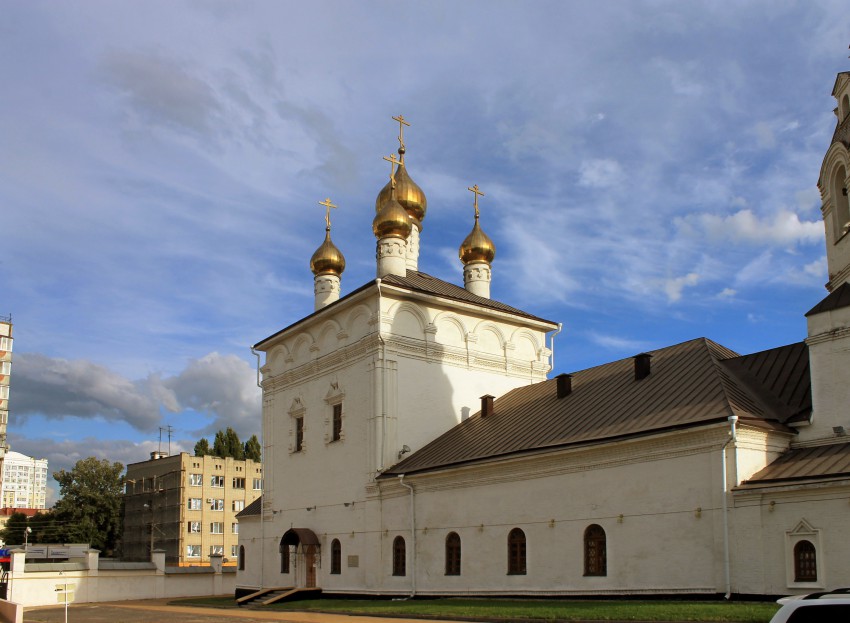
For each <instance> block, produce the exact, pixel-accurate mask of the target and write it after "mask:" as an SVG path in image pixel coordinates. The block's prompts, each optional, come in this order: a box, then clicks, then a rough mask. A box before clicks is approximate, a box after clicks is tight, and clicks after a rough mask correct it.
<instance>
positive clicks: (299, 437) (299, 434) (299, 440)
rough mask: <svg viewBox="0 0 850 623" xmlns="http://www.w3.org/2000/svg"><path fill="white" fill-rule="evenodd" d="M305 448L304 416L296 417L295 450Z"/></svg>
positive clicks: (298, 450)
mask: <svg viewBox="0 0 850 623" xmlns="http://www.w3.org/2000/svg"><path fill="white" fill-rule="evenodd" d="M303 449H304V417H303V416H302V417H297V418H295V452H301V450H303Z"/></svg>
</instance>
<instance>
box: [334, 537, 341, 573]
mask: <svg viewBox="0 0 850 623" xmlns="http://www.w3.org/2000/svg"><path fill="white" fill-rule="evenodd" d="M340 573H342V545H340V543H339V539H334V540H333V541H331V575H339V574H340Z"/></svg>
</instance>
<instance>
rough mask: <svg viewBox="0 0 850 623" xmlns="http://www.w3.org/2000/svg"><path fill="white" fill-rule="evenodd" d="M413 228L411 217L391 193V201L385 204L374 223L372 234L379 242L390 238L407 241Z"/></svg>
mask: <svg viewBox="0 0 850 623" xmlns="http://www.w3.org/2000/svg"><path fill="white" fill-rule="evenodd" d="M391 190H392V189H391ZM412 227H413V224H412V223H411V222H410V216H408V214H407V212H406V211H405V209H404V208H403V207H401V204H400V203H399V202H398V201H396V199H395V197H394V196H393V194H392V192H391V193H390V199H389V201H386V202H384V204H383V205H382V206H381V209H380V210H379V211H378V213H377V214H376V215H375V219H374V220H373V221H372V232H374V234H375V238H378V239H379V240H380V239H381V238H390V237H395V238H405V239H406V238H407V237H408V236H409V235H410V230H411V228H412Z"/></svg>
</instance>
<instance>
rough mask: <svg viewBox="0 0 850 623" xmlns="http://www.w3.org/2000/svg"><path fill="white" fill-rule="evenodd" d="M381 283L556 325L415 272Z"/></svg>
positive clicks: (386, 279) (411, 271)
mask: <svg viewBox="0 0 850 623" xmlns="http://www.w3.org/2000/svg"><path fill="white" fill-rule="evenodd" d="M381 281H382V283H386V284H389V285H393V286H398V287H401V288H407V289H409V290H413V291H415V292H423V293H426V294H433V295H435V296H441V297H444V298H449V299H453V300H456V301H463V302H464V303H472V304H473V305H478V306H479V307H487V308H489V309H497V310H499V311H503V312H507V313H509V314H513V315H515V316H522V317H523V318H532V319H534V320H539V321H541V322H548V323H549V324H552V325H553V326H554V325H557V323H555V322H552V321H551V320H544V319H543V318H538V317H537V316H534V315H532V314H529V313H528V312H524V311H522V310H521V309H517V308H516V307H511V306H510V305H506V304H504V303H500V302H499V301H496V300H493V299H487V298H484V297H483V296H478V295H476V294H472V293H471V292H469V291H468V290H467V289H465V288H462V287H460V286H457V285H455V284H453V283H449V282H448V281H443V280H442V279H438V278H437V277H432V276H431V275H429V274H427V273H422V272H419V271H416V270H408V271H407V276H405V277H400V276H398V275H387V276H386V277H384V278H383V279H381Z"/></svg>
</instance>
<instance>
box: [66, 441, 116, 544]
mask: <svg viewBox="0 0 850 623" xmlns="http://www.w3.org/2000/svg"><path fill="white" fill-rule="evenodd" d="M123 471H124V466H123V465H122V464H121V463H110V462H109V461H107V460H106V459H104V460H101V461H99V460H97V459H96V458H95V457H93V456H91V457H89V458H87V459H82V460H79V461H77V463H76V465H74V468H73V469H71V470H70V471H65V470H64V469H63V470H59V471H58V472H54V473H53V478H55V479H56V480H57V481H58V482H59V494H60V495H61V499H60V500H59V501H58V502H56V505H55V506H54V507H53V512H54V515H55V518H56V525H57V528H58V529H57V536H59V539H57V540H58V541H59V542H63V543H89V544H90V545H91V547H93V548H94V549H98V550H100V551H102V552H106V553H111V552H112V550H114V549H115V544H116V543H117V542H118V539H119V537H120V536H121V502H122V499H123V495H122V491H123V488H124V476H122V474H121V472H123Z"/></svg>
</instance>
